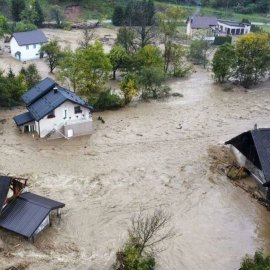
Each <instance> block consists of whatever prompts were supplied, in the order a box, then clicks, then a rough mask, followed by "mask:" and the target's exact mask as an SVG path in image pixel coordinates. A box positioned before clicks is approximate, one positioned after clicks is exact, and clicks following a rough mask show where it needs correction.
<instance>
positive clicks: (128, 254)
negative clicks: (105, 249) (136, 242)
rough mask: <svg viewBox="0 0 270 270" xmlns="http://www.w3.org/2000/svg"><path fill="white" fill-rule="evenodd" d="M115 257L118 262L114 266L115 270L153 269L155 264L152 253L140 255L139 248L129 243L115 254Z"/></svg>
mask: <svg viewBox="0 0 270 270" xmlns="http://www.w3.org/2000/svg"><path fill="white" fill-rule="evenodd" d="M116 259H117V262H118V264H119V266H116V265H115V266H114V269H116V270H120V269H121V270H122V269H123V270H153V269H154V267H155V264H156V262H155V258H154V256H153V255H152V254H147V255H145V256H141V255H140V254H139V250H138V249H137V248H135V247H133V246H132V245H129V244H128V245H126V246H125V248H124V249H123V250H122V251H119V252H118V253H117V254H116ZM120 265H121V266H120ZM120 267H121V268H120Z"/></svg>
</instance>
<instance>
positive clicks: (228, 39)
mask: <svg viewBox="0 0 270 270" xmlns="http://www.w3.org/2000/svg"><path fill="white" fill-rule="evenodd" d="M224 43H229V44H231V43H232V37H231V36H226V37H222V36H216V37H215V41H214V45H223V44H224Z"/></svg>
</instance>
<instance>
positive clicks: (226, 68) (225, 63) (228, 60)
mask: <svg viewBox="0 0 270 270" xmlns="http://www.w3.org/2000/svg"><path fill="white" fill-rule="evenodd" d="M235 63H236V54H235V49H234V46H233V45H231V44H229V43H225V44H223V45H221V46H220V47H219V48H218V49H217V51H216V52H215V55H214V57H213V61H212V70H213V72H214V75H215V78H216V80H218V82H220V83H223V82H224V81H225V80H226V79H227V78H228V77H230V76H231V75H232V72H233V68H234V67H235Z"/></svg>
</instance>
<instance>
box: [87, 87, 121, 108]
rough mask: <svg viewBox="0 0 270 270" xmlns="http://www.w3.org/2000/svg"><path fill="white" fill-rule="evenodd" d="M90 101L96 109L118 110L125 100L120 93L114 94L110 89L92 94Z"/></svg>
mask: <svg viewBox="0 0 270 270" xmlns="http://www.w3.org/2000/svg"><path fill="white" fill-rule="evenodd" d="M88 102H89V104H91V105H92V106H93V107H94V108H95V110H96V111H104V110H116V109H119V108H121V107H123V106H124V102H123V100H122V99H121V98H120V97H119V96H118V95H116V94H112V93H111V91H110V90H109V89H108V90H105V91H102V92H100V93H98V94H95V95H91V96H90V97H89V98H88Z"/></svg>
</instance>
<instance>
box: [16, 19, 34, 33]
mask: <svg viewBox="0 0 270 270" xmlns="http://www.w3.org/2000/svg"><path fill="white" fill-rule="evenodd" d="M36 29H37V27H36V26H35V25H34V24H32V23H29V22H23V21H21V22H17V23H16V25H15V28H14V32H26V31H32V30H36Z"/></svg>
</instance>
